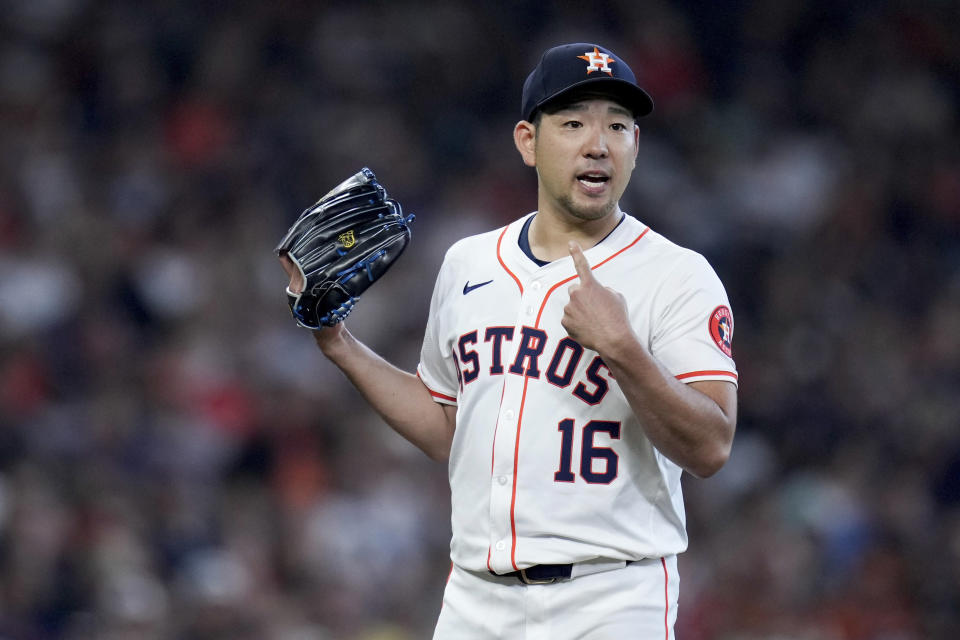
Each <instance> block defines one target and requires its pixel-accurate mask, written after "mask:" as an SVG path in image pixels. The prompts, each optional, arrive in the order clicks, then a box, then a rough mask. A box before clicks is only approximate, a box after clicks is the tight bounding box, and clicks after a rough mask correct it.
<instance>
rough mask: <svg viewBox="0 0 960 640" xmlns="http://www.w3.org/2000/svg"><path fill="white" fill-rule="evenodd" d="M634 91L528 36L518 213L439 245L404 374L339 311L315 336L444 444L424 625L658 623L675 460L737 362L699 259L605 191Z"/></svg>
mask: <svg viewBox="0 0 960 640" xmlns="http://www.w3.org/2000/svg"><path fill="white" fill-rule="evenodd" d="M652 109H653V102H652V100H651V98H650V97H649V96H648V95H647V93H646V92H645V91H644V90H643V89H641V88H640V87H639V86H638V85H637V83H636V79H635V76H634V74H633V72H632V71H631V70H630V68H629V67H628V65H627V63H626V62H625V61H624V60H623V58H621V57H619V56H617V55H615V54H614V53H613V52H612V51H610V50H609V49H606V48H604V47H602V46H599V45H595V44H585V43H575V44H565V45H561V46H558V47H554V48H552V49H549V50H548V51H546V52H545V53H544V54H543V56H542V57H541V59H540V61H539V63H538V64H537V65H536V67H535V68H534V70H533V71H532V72H531V73H530V75H529V77H528V78H527V80H526V83H525V84H524V87H523V94H522V111H521V118H522V119H521V120H520V122H518V123H517V125H516V127H515V129H514V140H515V143H516V147H517V149H518V150H519V152H520V156H521V158H522V160H523V162H524V163H525V164H526V165H528V166H530V167H533V168H535V170H536V172H537V176H538V202H537V204H538V207H537V210H536V211H535V212H532V213H529V214H527V215H525V216H523V217H521V218H519V219H518V220H516V221H514V222H512V223H510V224H508V225H506V226H505V227H503V228H500V229H496V230H493V231H490V232H488V233H484V234H481V235H477V236H473V237H469V238H466V239H464V240H461V241H459V242H457V243H456V244H454V245H453V246H452V247H451V248H450V249H449V251H448V252H447V254H446V257H445V259H444V262H443V265H442V266H441V268H440V272H439V275H438V277H437V281H436V286H435V289H434V293H433V298H432V301H431V305H430V315H429V319H428V322H427V327H426V332H425V337H424V341H423V348H422V352H421V360H420V364H419V366H418V369H417V372H416V375H414V374H411V373H406V372H403V371H400V370H399V369H397V368H395V367H393V366H392V365H390V364H389V363H387V362H385V361H384V360H382V359H381V358H379V357H378V356H377V355H376V354H374V353H373V352H371V351H370V350H369V349H367V348H366V347H365V346H364V345H362V344H361V343H359V342H358V341H357V340H356V339H354V338H353V336H352V335H351V334H350V333H349V332H348V331H347V330H346V329H345V328H344V327H343V325H342V324H340V325H337V326H336V327H333V328H325V329H322V330H320V331H317V332H315V333H314V335H315V338H316V340H317V343H318V345H319V346H320V348H321V349H322V351H323V353H324V354H325V355H326V356H327V357H328V358H329V359H330V360H332V361H333V362H334V363H335V364H336V365H337V366H339V367H340V368H341V369H342V370H343V371H344V373H345V374H346V375H347V376H348V377H349V379H350V380H351V381H352V382H353V383H354V384H355V385H356V386H357V388H358V389H359V390H360V391H361V393H362V394H363V395H364V396H365V398H366V399H367V400H368V401H369V402H370V403H371V405H372V406H373V407H374V408H375V409H376V410H377V411H378V412H379V413H380V414H381V415H382V416H383V417H384V419H385V420H386V421H387V422H388V423H389V424H390V425H391V426H392V427H393V428H394V429H396V430H397V431H398V432H399V433H401V434H402V435H404V436H405V437H406V438H408V439H409V440H410V441H411V442H413V443H414V444H416V445H417V446H418V447H420V448H421V449H423V450H424V451H425V452H426V453H427V454H428V455H429V456H431V457H432V458H435V459H437V460H444V459H446V460H448V461H449V478H450V487H451V494H452V531H453V537H452V541H451V546H450V548H451V559H452V561H453V566H452V570H451V574H450V577H449V580H448V583H447V587H446V591H445V594H444V600H443V606H442V609H441V613H440V616H439V620H438V623H437V627H436V631H435V635H434V637H435V638H438V639H442V640H450V639H469V640H479V639H494V638H499V639H510V640H515V639H523V640H539V639H547V638H549V639H551V640H557V639H567V638H570V639H572V638H589V639H595V640H601V639H604V640H606V639H615V640H622V639H624V638H643V639H649V638H665V639H667V640H669V639H670V638H671V637H673V625H674V621H675V620H676V616H677V600H678V588H679V576H678V574H677V563H676V555H677V554H678V553H680V552H682V551H683V550H684V549H685V548H686V546H687V535H686V529H685V516H684V507H683V499H682V495H681V488H680V477H681V473H682V471H683V470H686V471H688V472H689V473H692V474H694V475H696V476H700V477H706V476H709V475H711V474H713V473H715V472H716V471H717V470H718V469H720V467H721V466H722V465H723V464H724V463H725V462H726V460H727V458H728V456H729V452H730V447H731V443H732V440H733V434H734V428H735V423H736V404H737V401H736V386H737V371H736V367H735V365H734V361H733V359H732V352H731V338H732V335H733V315H732V313H731V311H730V306H729V303H728V300H727V296H726V293H725V291H724V288H723V286H722V284H721V282H720V281H719V279H718V278H717V276H716V274H715V273H714V272H713V270H712V269H711V267H710V266H709V264H708V263H707V261H706V260H705V259H704V258H703V257H701V256H700V255H698V254H696V253H694V252H692V251H690V250H687V249H684V248H681V247H679V246H677V245H675V244H673V243H671V242H670V241H668V240H667V239H665V238H664V237H663V236H661V235H659V234H658V233H656V232H655V231H654V230H652V229H650V228H649V227H648V226H646V225H645V224H643V223H642V222H640V221H639V220H637V219H636V218H634V217H632V216H630V215H628V214H626V213H624V212H623V211H622V210H621V209H620V207H619V200H620V197H621V195H622V194H623V192H624V190H625V189H626V187H627V184H628V182H629V180H630V175H631V172H632V170H633V168H634V165H635V159H636V156H637V153H638V145H639V128H638V126H637V124H636V121H637V119H639V118H641V117H642V116H645V115H647V114H648V113H650V112H651V111H652ZM285 266H286V267H287V270H288V273H290V274H291V278H292V281H291V285H290V286H291V288H292V289H294V290H296V289H295V287H296V286H297V283H296V272H295V270H293V269H291V268H290V265H289V263H286V264H285Z"/></svg>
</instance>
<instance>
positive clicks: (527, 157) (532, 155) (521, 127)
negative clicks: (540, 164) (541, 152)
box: [513, 120, 537, 167]
mask: <svg viewBox="0 0 960 640" xmlns="http://www.w3.org/2000/svg"><path fill="white" fill-rule="evenodd" d="M513 143H514V144H515V145H517V151H519V152H520V157H521V158H523V164H525V165H527V166H528V167H535V166H537V153H536V147H537V127H536V125H534V124H533V123H532V122H527V121H526V120H521V121H520V122H518V123H517V126H515V127H514V128H513Z"/></svg>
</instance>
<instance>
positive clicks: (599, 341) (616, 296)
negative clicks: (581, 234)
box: [560, 240, 633, 355]
mask: <svg viewBox="0 0 960 640" xmlns="http://www.w3.org/2000/svg"><path fill="white" fill-rule="evenodd" d="M570 255H571V256H572V257H573V264H574V266H575V267H576V269H577V275H578V276H579V282H578V283H575V284H572V285H570V288H569V289H568V291H569V293H570V302H569V303H567V306H565V307H564V308H563V319H562V320H561V321H560V323H561V324H562V325H563V328H564V329H566V330H567V334H568V335H569V336H570V337H571V338H573V339H574V340H576V341H577V342H579V343H580V345H581V346H583V347H585V348H587V349H592V350H594V351H596V352H597V353H599V354H601V355H602V354H603V353H605V352H606V350H607V349H609V348H610V347H612V346H613V345H615V344H617V342H618V341H621V340H623V339H624V338H626V337H629V336H632V335H633V329H632V328H631V326H630V320H629V317H628V315H627V302H626V299H625V298H624V297H623V295H621V294H620V293H619V292H618V291H615V290H613V289H611V288H610V287H605V286H603V285H602V284H600V281H599V280H597V279H596V277H594V275H593V271H591V269H590V263H589V262H587V258H586V256H584V255H583V249H581V248H580V245H579V244H577V243H576V242H574V241H572V240H571V241H570Z"/></svg>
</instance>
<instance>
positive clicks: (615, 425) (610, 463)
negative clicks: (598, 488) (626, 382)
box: [553, 418, 620, 484]
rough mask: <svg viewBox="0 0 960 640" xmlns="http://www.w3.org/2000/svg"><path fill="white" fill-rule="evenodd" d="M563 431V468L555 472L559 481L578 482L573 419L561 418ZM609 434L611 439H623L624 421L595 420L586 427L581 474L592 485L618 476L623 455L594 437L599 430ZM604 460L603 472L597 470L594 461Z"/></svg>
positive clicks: (561, 450)
mask: <svg viewBox="0 0 960 640" xmlns="http://www.w3.org/2000/svg"><path fill="white" fill-rule="evenodd" d="M557 430H558V431H560V434H561V439H560V468H559V469H558V470H557V472H556V473H554V474H553V479H554V480H555V481H556V482H575V481H576V479H577V477H576V475H574V473H573V470H572V466H573V436H574V430H575V425H574V422H573V419H572V418H567V419H566V420H561V421H560V424H558V425H557ZM598 431H600V432H603V433H606V434H608V435H609V436H610V438H611V439H613V440H617V439H619V438H620V423H619V422H612V421H610V420H591V421H590V422H588V423H587V424H585V425H584V426H583V435H582V445H581V447H580V477H581V478H583V479H584V480H585V481H586V482H588V483H590V484H610V483H611V482H613V480H614V478H616V477H617V463H618V461H619V457H618V456H617V453H616V451H614V450H613V449H611V448H609V447H598V446H595V445H594V443H593V437H594V435H595V434H596V433H597V432H598ZM598 460H599V461H602V462H603V463H604V464H603V465H602V466H603V470H602V471H596V470H594V462H595V461H598Z"/></svg>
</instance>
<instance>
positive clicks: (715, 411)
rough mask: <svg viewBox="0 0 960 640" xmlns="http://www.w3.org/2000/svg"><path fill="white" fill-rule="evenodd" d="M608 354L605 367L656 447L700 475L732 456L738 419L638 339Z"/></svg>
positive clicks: (630, 339) (625, 339) (625, 340)
mask: <svg viewBox="0 0 960 640" xmlns="http://www.w3.org/2000/svg"><path fill="white" fill-rule="evenodd" d="M605 351H606V353H601V357H602V358H603V361H604V363H605V364H606V365H607V367H609V369H610V371H611V373H613V376H614V378H615V379H616V381H617V384H618V385H619V386H620V389H621V391H623V393H624V395H625V396H626V398H627V401H628V402H629V403H630V407H631V408H632V409H633V412H634V413H635V414H636V415H637V417H638V418H639V420H640V423H641V425H643V429H644V432H645V433H646V435H647V438H649V439H650V441H651V442H652V443H653V445H654V446H655V447H656V448H657V449H658V450H659V451H660V452H661V453H663V455H665V456H667V457H668V458H670V459H671V460H673V461H674V462H676V463H677V464H678V465H680V466H681V467H683V468H684V469H685V470H687V471H688V472H690V473H692V474H693V475H695V476H698V477H701V478H703V477H707V476H710V475H713V474H714V473H716V472H717V471H718V470H719V469H720V468H721V467H722V466H723V465H724V464H725V463H726V461H727V459H728V458H729V456H730V447H731V444H732V442H733V433H734V428H735V424H736V416H735V415H728V414H727V412H725V411H724V409H723V408H722V407H721V406H720V405H719V404H718V403H717V402H716V401H715V400H714V399H713V398H711V397H710V396H708V395H706V394H705V393H702V392H701V391H698V390H697V389H696V388H694V387H692V386H691V385H688V384H684V383H683V382H680V381H679V380H677V379H676V378H674V377H673V376H672V375H670V373H669V372H668V371H666V369H664V368H663V367H662V366H661V365H660V364H659V363H658V362H657V361H656V359H655V358H654V357H653V356H651V355H650V353H649V352H648V351H647V350H646V349H645V348H644V347H643V345H642V344H641V343H640V342H639V341H638V340H637V339H636V338H635V337H634V336H624V337H623V338H622V339H621V341H620V342H619V344H617V345H616V346H615V347H612V348H610V349H605ZM694 384H698V383H694ZM701 384H702V383H701ZM721 384H723V385H726V384H729V383H721ZM735 410H736V409H735V404H734V406H733V407H732V411H731V413H735Z"/></svg>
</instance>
